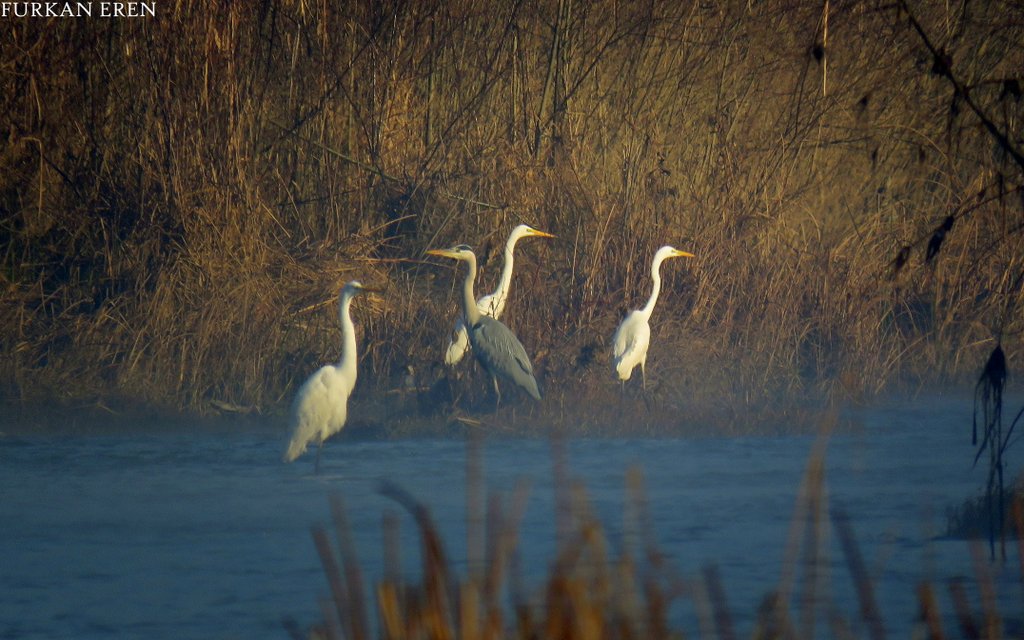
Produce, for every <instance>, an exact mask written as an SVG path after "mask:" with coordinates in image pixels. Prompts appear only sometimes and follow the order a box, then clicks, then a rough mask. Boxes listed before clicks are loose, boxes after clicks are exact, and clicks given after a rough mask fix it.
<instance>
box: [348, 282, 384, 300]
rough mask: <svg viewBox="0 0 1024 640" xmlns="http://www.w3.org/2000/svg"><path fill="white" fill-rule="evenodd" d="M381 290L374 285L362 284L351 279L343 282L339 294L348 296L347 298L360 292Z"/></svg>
mask: <svg viewBox="0 0 1024 640" xmlns="http://www.w3.org/2000/svg"><path fill="white" fill-rule="evenodd" d="M382 291H383V290H382V289H378V288H376V287H367V286H364V285H363V283H362V282H359V281H358V280H351V281H349V282H346V283H345V286H344V287H342V289H341V295H342V296H343V297H344V296H348V297H349V298H351V297H353V296H355V295H358V294H360V293H381V292H382Z"/></svg>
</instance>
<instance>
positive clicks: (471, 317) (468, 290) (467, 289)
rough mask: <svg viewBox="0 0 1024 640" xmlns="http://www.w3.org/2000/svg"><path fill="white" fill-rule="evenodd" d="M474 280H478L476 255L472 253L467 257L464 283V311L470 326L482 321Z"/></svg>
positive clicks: (467, 324) (467, 323)
mask: <svg viewBox="0 0 1024 640" xmlns="http://www.w3.org/2000/svg"><path fill="white" fill-rule="evenodd" d="M474 280H476V257H475V256H473V255H470V256H469V258H467V259H466V281H465V282H463V283H462V313H463V315H464V316H465V320H466V326H468V327H472V326H473V325H475V324H476V323H477V322H479V321H480V310H479V309H477V308H476V298H475V297H473V281H474Z"/></svg>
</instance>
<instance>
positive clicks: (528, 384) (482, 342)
mask: <svg viewBox="0 0 1024 640" xmlns="http://www.w3.org/2000/svg"><path fill="white" fill-rule="evenodd" d="M427 254H428V255H432V256H441V257H444V258H452V259H454V260H459V261H461V262H465V263H466V280H465V282H464V283H463V285H462V316H463V318H462V319H463V323H464V324H465V326H466V333H467V335H468V337H469V344H470V346H472V347H473V354H474V355H475V356H476V359H477V360H478V361H479V362H480V364H481V366H483V368H484V369H485V370H487V373H489V374H491V380H492V381H493V382H494V393H495V394H496V396H497V402H498V403H500V402H501V391H500V390H499V389H498V377H499V376H501V377H502V378H505V379H506V380H508V381H510V382H512V383H514V384H517V385H519V386H520V387H522V388H523V389H524V390H525V391H526V392H527V393H528V394H530V395H531V396H532V397H533V398H534V399H535V400H540V391H539V390H538V389H537V380H536V379H535V378H534V377H533V365H531V364H530V357H529V356H528V355H526V349H524V348H523V345H522V343H521V342H519V338H516V336H515V334H514V333H512V331H511V330H510V329H509V328H508V327H506V326H505V325H504V324H502V323H501V321H499V320H495V319H494V318H491V317H489V316H485V315H483V314H482V313H480V309H479V307H477V304H476V300H475V298H474V297H473V281H474V280H476V256H475V255H474V254H473V250H472V249H470V248H469V247H468V246H466V245H464V244H460V245H457V246H455V247H452V248H451V249H431V250H429V251H427Z"/></svg>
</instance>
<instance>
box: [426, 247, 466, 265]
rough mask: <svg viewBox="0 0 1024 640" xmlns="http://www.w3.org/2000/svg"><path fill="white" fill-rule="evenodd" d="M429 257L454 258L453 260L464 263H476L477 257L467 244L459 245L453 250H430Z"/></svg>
mask: <svg viewBox="0 0 1024 640" xmlns="http://www.w3.org/2000/svg"><path fill="white" fill-rule="evenodd" d="M427 255H429V256H441V257H442V258H452V259H453V260H461V261H463V262H469V261H474V262H475V261H476V256H475V255H473V250H472V249H470V248H469V245H466V244H457V245H455V246H454V247H452V248H451V249H428V250H427Z"/></svg>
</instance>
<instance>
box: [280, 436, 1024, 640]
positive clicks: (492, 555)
mask: <svg viewBox="0 0 1024 640" xmlns="http://www.w3.org/2000/svg"><path fill="white" fill-rule="evenodd" d="M467 442H468V444H467V479H466V483H467V484H466V486H467V487H469V488H470V489H469V490H468V491H467V550H468V551H467V554H468V556H469V562H468V563H467V566H468V569H467V570H466V571H465V573H464V574H462V575H460V573H459V571H458V570H457V569H456V568H455V565H456V563H455V562H454V561H453V559H452V558H451V557H450V556H449V555H448V552H447V551H446V548H445V544H444V542H445V541H444V540H443V539H442V538H441V536H440V534H439V531H438V528H437V526H436V525H435V523H434V522H433V520H432V518H431V514H430V511H429V509H428V508H427V507H426V506H425V505H423V504H421V503H419V502H417V501H416V500H415V499H414V498H413V497H412V496H411V495H409V494H408V493H406V492H405V491H403V490H402V489H401V488H399V487H395V486H392V485H386V486H384V487H383V488H382V492H383V493H384V494H385V495H388V496H390V497H391V498H393V499H394V500H395V501H396V502H397V503H398V504H400V505H401V506H402V507H403V508H404V509H405V510H406V511H408V513H409V514H410V515H411V517H412V520H413V522H414V523H415V526H416V527H417V530H418V532H419V541H420V544H421V549H420V553H419V556H420V559H421V566H420V568H419V571H418V572H413V573H414V574H416V575H418V576H419V577H418V578H415V579H410V578H403V577H402V575H403V570H402V567H401V565H400V561H399V558H400V557H401V554H400V550H399V548H398V546H397V540H398V531H397V527H398V524H397V520H396V519H394V518H390V519H387V520H386V526H385V531H384V533H383V539H384V540H385V545H384V548H385V566H386V567H387V568H386V570H385V575H383V576H382V577H381V578H380V580H379V581H378V582H377V583H376V585H375V586H374V588H373V590H372V593H370V592H368V591H367V588H366V579H365V576H364V575H363V573H362V570H361V568H360V561H359V556H358V553H357V550H356V549H355V547H354V544H353V536H352V532H351V530H350V527H349V524H348V520H347V516H346V514H345V508H344V505H343V502H342V499H341V498H340V496H334V497H333V498H332V500H331V511H332V515H333V523H334V529H335V534H336V537H337V543H336V544H334V543H332V540H331V536H330V535H329V533H328V531H327V529H325V528H323V527H315V528H314V529H313V539H314V541H315V544H316V549H317V552H318V553H319V555H320V558H321V560H322V562H323V566H324V570H325V572H326V576H327V582H328V584H329V586H330V593H331V597H330V599H329V600H324V601H323V603H322V611H323V621H322V622H321V623H319V624H316V625H313V626H312V627H310V628H309V629H308V630H303V629H302V628H301V626H300V625H299V624H298V623H296V622H295V621H293V620H288V621H286V626H287V627H288V629H289V631H290V633H291V635H292V637H293V638H296V639H298V638H303V637H310V638H313V637H315V638H348V639H350V640H364V639H366V638H371V637H380V638H388V639H391V640H399V639H404V638H435V639H440V638H466V639H469V640H476V639H480V640H483V639H489V638H490V639H495V638H533V639H540V638H558V639H559V640H574V639H580V640H583V639H591V638H623V639H629V638H682V637H687V635H686V632H684V630H683V629H680V628H678V624H679V622H680V612H681V611H692V612H693V615H694V616H695V617H696V619H695V620H690V621H685V623H686V624H688V625H690V627H691V628H693V629H696V636H697V637H700V638H718V639H730V638H736V637H740V636H739V635H738V633H737V625H736V620H735V614H736V612H735V610H734V609H731V608H730V605H729V600H728V597H727V594H726V593H725V591H724V589H723V585H722V581H721V578H720V575H719V572H718V569H717V567H715V566H714V565H711V566H707V567H705V568H704V569H702V570H701V571H700V572H699V574H697V575H693V576H688V575H684V574H683V573H682V572H680V571H679V570H678V569H677V568H676V567H675V566H674V565H673V562H672V560H671V559H670V558H668V557H666V556H665V554H663V553H662V552H661V551H660V550H659V548H658V546H657V543H656V541H655V540H654V532H653V523H652V521H651V519H650V514H649V512H648V510H649V505H648V504H647V501H646V499H645V494H644V486H643V476H642V474H641V472H640V471H639V470H638V469H633V470H632V471H631V472H630V473H629V474H628V476H627V495H628V501H627V504H626V506H625V512H626V516H625V518H626V519H625V522H626V530H625V532H624V536H623V548H621V549H614V548H613V545H612V544H610V542H609V540H608V539H607V538H606V536H605V535H604V529H603V527H602V525H601V523H600V522H599V521H598V520H597V519H596V517H595V515H594V513H593V511H592V510H591V508H590V506H589V504H588V501H587V497H586V491H585V489H584V488H583V487H582V486H580V485H579V484H578V483H575V484H574V483H573V482H571V479H570V478H569V476H568V473H567V470H566V469H565V461H564V458H563V454H561V453H560V451H561V448H560V447H561V446H564V445H562V444H560V443H559V442H558V441H557V440H556V441H553V444H552V457H553V460H554V473H555V475H556V481H555V483H554V486H555V487H556V491H558V492H560V495H558V496H556V504H557V505H558V506H557V510H556V518H557V520H558V522H557V523H556V525H557V526H556V528H557V532H558V533H557V535H558V546H557V550H556V554H555V557H554V558H552V560H551V563H550V566H549V569H548V571H547V574H546V577H545V578H544V579H543V580H542V582H541V583H540V584H538V585H526V584H525V580H524V579H523V577H522V575H520V570H521V569H520V568H519V566H518V563H517V562H516V558H517V548H518V546H519V544H520V541H519V538H518V523H519V519H520V517H521V515H522V513H523V511H524V509H525V503H526V499H527V495H526V491H525V490H524V489H523V488H522V487H520V488H518V489H517V490H515V491H514V492H512V493H511V494H491V495H490V496H488V497H487V498H486V507H485V497H484V484H483V478H482V477H481V474H480V464H479V460H477V462H476V463H475V464H474V462H473V460H474V458H475V457H476V458H478V457H479V455H480V448H479V442H476V443H474V441H473V440H472V438H471V439H469V440H468V441H467ZM823 456H824V448H823V447H819V448H818V449H817V450H816V451H815V452H813V453H812V456H811V458H810V460H809V462H808V466H807V470H806V473H805V475H804V479H803V482H802V484H801V487H800V491H799V494H798V497H797V502H796V505H795V508H794V513H793V519H792V523H791V525H790V535H789V540H788V543H787V547H786V549H785V554H784V559H783V569H782V575H781V576H779V579H778V583H777V584H776V586H775V588H774V589H773V590H772V591H770V592H769V593H767V594H766V595H765V597H764V599H763V600H762V603H761V605H760V607H759V609H758V611H757V613H756V615H755V616H752V617H751V619H753V620H754V623H753V629H752V637H754V638H759V639H762V640H767V639H772V638H778V639H783V638H785V639H791V640H796V639H799V638H816V637H831V638H855V637H867V638H871V639H873V640H880V639H881V638H885V637H886V621H885V620H883V619H882V615H881V612H880V608H879V601H878V598H879V597H880V594H878V593H876V591H875V584H874V582H873V579H872V577H871V571H870V570H869V568H868V566H867V563H866V561H865V559H864V557H863V556H862V554H861V551H860V548H859V545H858V543H857V539H856V535H855V533H854V530H853V525H852V523H851V522H850V521H849V519H848V518H847V516H846V515H845V514H844V513H843V512H842V511H841V510H837V509H835V508H834V507H831V506H830V505H829V500H828V493H827V489H826V482H825V473H824V457H823ZM1016 513H1017V518H1018V520H1017V528H1018V530H1019V531H1020V532H1021V533H1024V528H1022V525H1024V521H1022V520H1020V513H1021V512H1020V511H1019V510H1018V511H1017V512H1016ZM832 534H835V539H837V540H838V543H839V544H838V548H839V549H840V553H841V554H842V560H843V564H845V567H846V570H847V571H846V572H847V574H848V575H846V576H842V575H838V574H836V573H834V569H833V565H832V562H831V561H830V558H829V553H830V548H831V543H830V539H831V535H832ZM1021 538H1022V542H1021V545H1022V546H1021V548H1020V549H1019V552H1021V553H1022V554H1024V536H1021ZM973 550H974V551H975V554H974V555H975V558H976V560H977V563H976V572H975V576H974V579H973V580H968V579H966V578H963V577H958V578H954V579H951V580H950V581H949V582H948V583H946V584H932V583H922V584H920V585H919V587H918V589H917V603H918V607H919V609H918V611H917V614H918V616H917V618H915V620H916V629H917V633H919V634H920V637H927V638H932V639H938V638H959V637H963V638H989V639H992V640H995V639H996V638H1000V639H1001V638H1011V637H1021V636H1020V635H1019V634H1020V633H1021V631H1024V630H1022V629H1014V627H1013V625H1015V624H1019V619H1014V618H1013V617H1012V614H1011V617H1010V618H1008V619H1007V618H1004V617H1003V616H1001V615H1000V612H999V608H998V605H997V600H996V584H995V582H994V580H993V577H992V573H991V571H990V567H989V565H988V564H987V563H986V562H985V560H984V559H983V551H982V548H981V544H980V543H978V544H977V545H975V546H974V547H973ZM761 551H763V550H760V549H752V550H751V552H752V553H758V552H761ZM1022 557H1024V555H1022ZM1022 570H1024V567H1022ZM406 575H408V572H406ZM1022 575H1024V574H1022ZM842 579H849V580H850V581H851V583H852V585H853V587H854V588H853V591H852V593H853V594H854V595H853V596H852V597H853V599H854V601H853V602H849V603H846V602H841V601H840V599H839V598H837V596H836V593H838V592H841V591H842V589H837V588H835V586H836V584H835V582H833V581H838V580H842ZM942 589H948V591H949V598H948V599H947V600H946V601H947V602H951V603H952V607H953V610H952V611H944V610H942V609H941V607H940V604H939V597H938V594H937V591H939V590H942ZM976 603H980V604H976ZM905 615H906V616H907V619H908V620H909V619H911V618H912V617H913V616H914V612H910V611H908V612H905ZM953 623H955V625H954V624H953Z"/></svg>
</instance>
